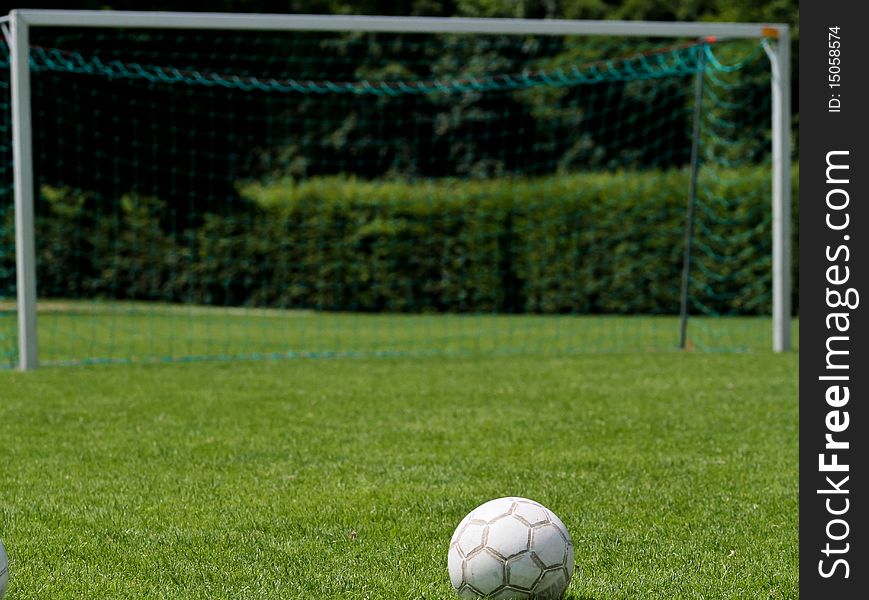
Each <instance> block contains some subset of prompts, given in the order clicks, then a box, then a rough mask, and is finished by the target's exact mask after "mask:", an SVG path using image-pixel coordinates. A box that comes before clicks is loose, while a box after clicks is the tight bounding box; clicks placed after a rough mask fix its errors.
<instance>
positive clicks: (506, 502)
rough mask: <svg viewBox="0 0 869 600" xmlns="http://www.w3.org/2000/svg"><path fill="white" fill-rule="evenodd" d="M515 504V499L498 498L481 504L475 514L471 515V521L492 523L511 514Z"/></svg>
mask: <svg viewBox="0 0 869 600" xmlns="http://www.w3.org/2000/svg"><path fill="white" fill-rule="evenodd" d="M513 504H514V499H513V498H496V499H495V500H489V501H488V502H486V503H485V504H481V505H480V506H478V507H477V508H475V509H474V512H472V513H471V519H473V520H480V521H486V522H488V523H491V522H492V521H494V520H495V519H497V518H498V517H501V516H504V515H507V514H510V510H511V509H512V508H513Z"/></svg>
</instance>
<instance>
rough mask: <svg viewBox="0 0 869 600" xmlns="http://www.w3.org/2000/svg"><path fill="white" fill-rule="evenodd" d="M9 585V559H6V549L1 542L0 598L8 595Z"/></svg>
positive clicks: (0, 541)
mask: <svg viewBox="0 0 869 600" xmlns="http://www.w3.org/2000/svg"><path fill="white" fill-rule="evenodd" d="M8 583H9V559H8V558H6V548H4V547H3V540H0V598H2V597H3V596H4V594H6V584H8Z"/></svg>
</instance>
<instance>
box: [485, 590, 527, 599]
mask: <svg viewBox="0 0 869 600" xmlns="http://www.w3.org/2000/svg"><path fill="white" fill-rule="evenodd" d="M489 598H491V599H492V600H527V599H528V598H531V594H530V593H529V592H525V591H522V590H517V589H515V588H511V587H505V588H504V589H502V590H498V591H497V592H495V593H494V594H492V595H491V596H489Z"/></svg>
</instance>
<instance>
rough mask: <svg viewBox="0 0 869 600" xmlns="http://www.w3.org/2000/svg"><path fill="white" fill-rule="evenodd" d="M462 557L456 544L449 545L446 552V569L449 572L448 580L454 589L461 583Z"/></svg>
mask: <svg viewBox="0 0 869 600" xmlns="http://www.w3.org/2000/svg"><path fill="white" fill-rule="evenodd" d="M463 562H464V557H463V556H462V555H461V554H460V553H459V549H458V546H451V547H450V551H449V553H447V570H448V571H449V572H450V582H451V583H452V584H453V588H454V589H459V586H460V585H462V563H463Z"/></svg>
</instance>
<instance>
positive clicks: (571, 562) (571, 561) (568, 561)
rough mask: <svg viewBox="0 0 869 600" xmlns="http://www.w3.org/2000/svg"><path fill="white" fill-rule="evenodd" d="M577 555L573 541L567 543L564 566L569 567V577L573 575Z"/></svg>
mask: <svg viewBox="0 0 869 600" xmlns="http://www.w3.org/2000/svg"><path fill="white" fill-rule="evenodd" d="M575 560H576V557H575V556H574V554H573V543H568V544H567V556H565V557H564V567H565V568H566V569H567V576H568V578H570V577H573V568H574V567H575V566H576V565H575Z"/></svg>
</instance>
